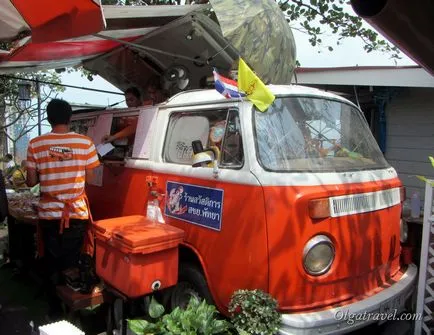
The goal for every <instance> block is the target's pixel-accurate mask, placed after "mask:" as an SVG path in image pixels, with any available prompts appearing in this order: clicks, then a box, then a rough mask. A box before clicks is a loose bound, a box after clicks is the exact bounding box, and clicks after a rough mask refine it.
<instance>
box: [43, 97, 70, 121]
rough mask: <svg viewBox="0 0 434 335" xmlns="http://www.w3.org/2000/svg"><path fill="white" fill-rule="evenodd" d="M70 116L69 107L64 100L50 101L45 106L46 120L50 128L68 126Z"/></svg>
mask: <svg viewBox="0 0 434 335" xmlns="http://www.w3.org/2000/svg"><path fill="white" fill-rule="evenodd" d="M71 116H72V108H71V105H70V104H69V103H68V102H66V101H65V100H61V99H52V100H51V101H50V103H49V104H48V105H47V120H48V122H50V124H51V125H52V126H56V125H59V124H69V122H70V120H71Z"/></svg>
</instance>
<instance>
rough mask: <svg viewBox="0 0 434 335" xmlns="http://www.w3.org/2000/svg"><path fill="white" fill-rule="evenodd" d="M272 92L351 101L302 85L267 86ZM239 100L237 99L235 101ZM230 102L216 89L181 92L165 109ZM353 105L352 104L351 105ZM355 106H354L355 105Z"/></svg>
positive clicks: (168, 102) (166, 104)
mask: <svg viewBox="0 0 434 335" xmlns="http://www.w3.org/2000/svg"><path fill="white" fill-rule="evenodd" d="M267 87H268V88H269V89H270V90H271V92H272V93H273V94H274V95H276V96H279V95H309V96H316V97H323V98H332V99H337V100H341V101H343V102H347V103H348V102H349V103H351V101H349V100H347V99H345V98H343V97H341V96H339V95H337V94H334V93H330V92H326V91H323V90H319V89H316V88H312V87H307V86H300V85H267ZM234 100H237V99H234ZM227 101H229V100H228V99H226V98H225V97H224V96H223V95H221V94H220V93H219V92H217V91H216V90H215V89H206V90H204V89H200V90H191V91H184V92H180V93H178V94H176V95H174V96H173V97H171V98H170V99H169V100H168V101H167V102H166V103H164V106H165V107H172V106H175V105H176V106H178V105H191V104H203V103H209V102H227ZM351 104H352V103H351ZM353 105H354V104H353Z"/></svg>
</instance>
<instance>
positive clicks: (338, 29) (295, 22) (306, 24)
mask: <svg viewBox="0 0 434 335" xmlns="http://www.w3.org/2000/svg"><path fill="white" fill-rule="evenodd" d="M275 1H276V2H277V4H278V5H279V6H280V9H281V10H282V12H283V13H284V15H285V18H286V19H287V21H288V23H289V24H290V26H291V28H292V29H294V30H298V31H301V32H303V33H305V34H306V36H307V38H308V40H309V42H310V44H311V45H312V46H323V47H326V48H327V50H329V51H333V49H334V46H333V45H324V44H323V38H322V37H323V36H324V35H325V34H333V35H334V36H335V44H336V45H340V44H341V43H342V40H344V39H347V38H359V39H360V40H361V41H362V43H363V48H364V50H365V51H366V52H368V53H369V52H372V51H380V52H385V53H387V54H389V55H390V57H391V58H395V59H399V58H401V56H400V51H399V49H398V48H397V47H395V46H393V45H391V44H390V43H388V42H387V41H386V40H384V39H383V38H381V36H380V35H379V34H378V33H377V32H375V31H374V30H372V29H369V28H368V27H367V26H366V25H365V24H364V22H363V20H362V19H361V18H360V17H359V16H357V15H354V14H353V13H354V12H353V10H352V8H351V6H350V5H349V3H348V1H347V0H275ZM102 3H103V4H104V5H180V4H187V5H188V4H203V3H208V1H207V0H103V1H102Z"/></svg>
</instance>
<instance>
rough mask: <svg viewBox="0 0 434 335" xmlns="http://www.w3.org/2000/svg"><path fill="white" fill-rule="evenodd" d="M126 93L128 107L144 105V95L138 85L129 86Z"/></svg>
mask: <svg viewBox="0 0 434 335" xmlns="http://www.w3.org/2000/svg"><path fill="white" fill-rule="evenodd" d="M124 95H125V103H126V104H127V106H128V108H133V107H139V106H142V104H143V100H142V95H141V94H140V91H139V89H138V88H137V87H129V88H127V89H126V90H125V92H124Z"/></svg>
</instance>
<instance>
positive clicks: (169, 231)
mask: <svg viewBox="0 0 434 335" xmlns="http://www.w3.org/2000/svg"><path fill="white" fill-rule="evenodd" d="M94 224H95V229H96V230H97V232H99V233H101V234H104V235H106V236H107V237H108V238H110V239H111V240H112V241H113V242H116V243H119V244H121V245H122V246H124V247H127V248H128V249H132V250H131V251H134V250H133V249H142V248H143V247H145V248H146V249H152V247H153V246H158V248H162V247H163V248H164V245H165V244H166V243H167V245H168V246H169V245H171V244H173V242H174V241H178V240H179V242H180V241H182V239H183V237H184V231H183V230H182V229H179V228H176V227H173V226H169V225H167V224H161V223H156V222H154V221H151V220H149V219H147V218H146V217H144V216H141V215H133V216H124V217H119V218H114V219H107V220H100V221H96V222H94Z"/></svg>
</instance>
